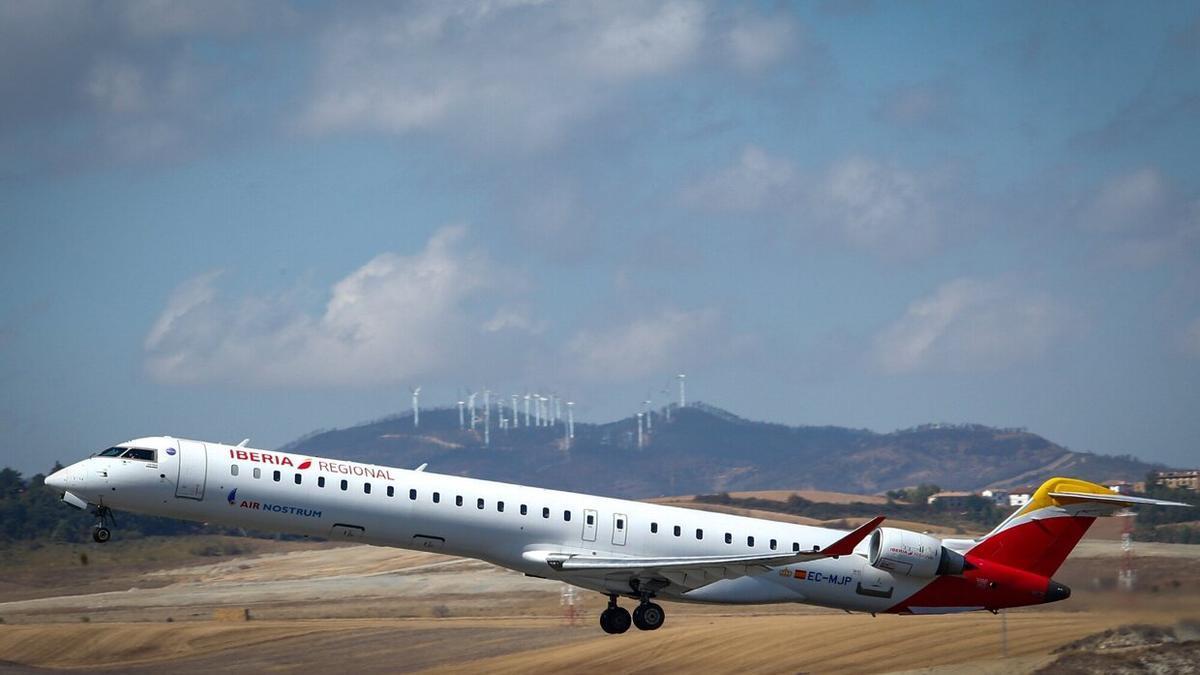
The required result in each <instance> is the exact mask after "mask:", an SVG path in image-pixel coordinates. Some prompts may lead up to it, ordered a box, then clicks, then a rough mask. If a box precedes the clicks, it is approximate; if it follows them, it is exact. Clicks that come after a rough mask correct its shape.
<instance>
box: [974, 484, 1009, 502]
mask: <svg viewBox="0 0 1200 675" xmlns="http://www.w3.org/2000/svg"><path fill="white" fill-rule="evenodd" d="M979 496H980V497H983V498H984V499H990V500H992V501H993V502H995V503H996V506H1008V490H1001V489H1000V488H988V489H986V490H984V491H983V492H980V493H979Z"/></svg>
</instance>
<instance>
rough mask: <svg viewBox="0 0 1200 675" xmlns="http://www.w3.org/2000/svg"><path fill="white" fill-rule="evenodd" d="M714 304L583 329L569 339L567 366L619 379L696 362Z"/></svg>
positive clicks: (593, 376) (586, 375)
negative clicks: (597, 327) (705, 307)
mask: <svg viewBox="0 0 1200 675" xmlns="http://www.w3.org/2000/svg"><path fill="white" fill-rule="evenodd" d="M718 317H719V313H718V312H717V311H716V310H715V309H711V308H707V309H699V310H693V311H682V310H667V311H664V312H661V313H658V314H655V315H653V316H648V317H641V318H638V319H634V320H633V321H630V322H629V323H626V324H623V325H618V326H614V327H611V328H606V329H602V330H584V331H580V332H579V333H577V334H576V335H575V337H574V338H572V339H571V340H570V342H568V343H567V347H566V350H565V356H566V360H567V363H568V370H570V371H571V372H572V373H573V374H575V375H577V376H579V377H581V378H583V379H587V380H593V381H622V380H632V379H637V378H639V377H645V376H648V375H652V374H655V373H662V372H673V369H674V368H677V367H678V366H679V364H680V363H690V362H694V361H695V360H696V359H697V358H698V357H699V356H701V355H702V354H701V352H702V349H703V347H704V345H705V344H708V342H709V340H711V338H712V332H713V330H714V329H715V327H716V323H717V319H718Z"/></svg>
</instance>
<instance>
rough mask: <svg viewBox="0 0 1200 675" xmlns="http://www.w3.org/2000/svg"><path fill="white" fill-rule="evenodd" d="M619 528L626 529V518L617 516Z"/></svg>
mask: <svg viewBox="0 0 1200 675" xmlns="http://www.w3.org/2000/svg"><path fill="white" fill-rule="evenodd" d="M617 529H618V530H623V529H625V519H624V518H617Z"/></svg>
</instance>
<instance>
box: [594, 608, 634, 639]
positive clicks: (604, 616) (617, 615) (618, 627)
mask: <svg viewBox="0 0 1200 675" xmlns="http://www.w3.org/2000/svg"><path fill="white" fill-rule="evenodd" d="M632 624H633V619H631V618H630V616H629V610H627V609H625V608H623V607H609V608H608V609H606V610H604V611H603V612H601V613H600V627H601V628H603V629H604V632H605V633H611V634H613V635H619V634H621V633H624V632H625V631H627V630H629V626H630V625H632Z"/></svg>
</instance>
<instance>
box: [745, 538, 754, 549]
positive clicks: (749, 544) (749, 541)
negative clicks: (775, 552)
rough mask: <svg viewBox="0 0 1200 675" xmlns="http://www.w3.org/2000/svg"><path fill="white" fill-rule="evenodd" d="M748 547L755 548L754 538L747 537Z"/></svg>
mask: <svg viewBox="0 0 1200 675" xmlns="http://www.w3.org/2000/svg"><path fill="white" fill-rule="evenodd" d="M746 545H747V546H751V547H753V546H754V537H746Z"/></svg>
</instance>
